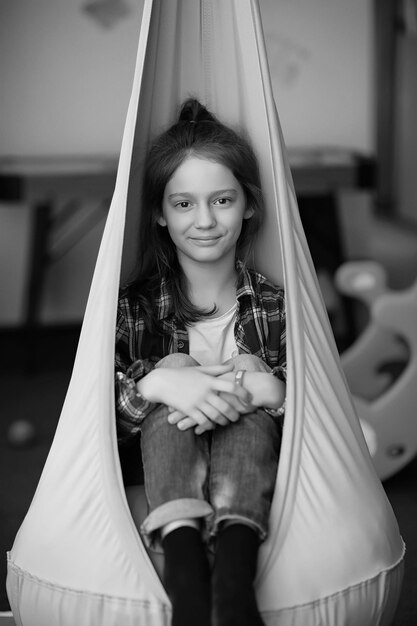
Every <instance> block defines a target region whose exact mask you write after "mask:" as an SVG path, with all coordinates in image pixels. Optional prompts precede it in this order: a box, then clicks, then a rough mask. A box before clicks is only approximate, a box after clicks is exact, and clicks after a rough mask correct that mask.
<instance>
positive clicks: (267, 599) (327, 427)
mask: <svg viewBox="0 0 417 626" xmlns="http://www.w3.org/2000/svg"><path fill="white" fill-rule="evenodd" d="M190 94H192V95H195V96H196V97H198V98H199V99H200V100H201V101H202V102H203V103H205V104H206V105H207V106H208V108H209V109H211V110H212V111H213V112H214V113H215V114H216V115H217V116H218V117H219V118H220V119H221V120H222V121H224V122H225V123H228V124H231V125H238V126H240V127H242V128H244V129H246V130H247V133H248V135H249V136H250V138H251V139H252V142H253V144H254V147H255V150H256V152H257V154H258V156H259V160H260V165H261V171H262V182H263V189H264V194H265V200H266V205H267V213H268V214H267V219H266V223H265V225H264V228H263V231H262V234H261V237H260V239H259V242H258V248H257V257H256V267H257V269H258V270H259V271H261V272H263V273H264V274H266V275H267V276H268V277H269V278H270V279H271V280H274V281H275V282H279V283H281V284H282V283H283V284H284V286H285V290H286V297H287V303H288V312H287V315H288V317H287V323H288V348H287V350H288V385H287V411H286V421H285V428H284V434H283V443H282V453H281V459H280V465H279V471H278V477H277V484H276V492H275V496H274V500H273V505H272V512H271V520H270V535H269V538H268V539H267V541H266V542H265V543H264V544H263V545H262V549H261V553H260V556H259V566H258V577H257V583H256V588H257V594H258V602H259V606H260V609H261V611H262V615H263V619H264V621H265V623H266V624H267V625H268V626H275V625H278V624H279V625H280V626H290V625H291V626H310V625H311V626H313V625H316V624H328V625H331V626H342V625H345V626H347V625H351V626H372V625H386V624H389V623H390V622H391V620H392V617H393V613H394V611H395V607H396V603H397V599H398V595H399V591H400V587H401V580H402V564H403V557H404V546H403V542H402V540H401V537H400V535H399V531H398V528H397V523H396V520H395V517H394V515H393V512H392V509H391V507H390V505H389V503H388V501H387V499H386V496H385V493H384V491H383V489H382V486H381V484H380V481H379V479H378V478H377V476H376V473H375V471H374V468H373V465H372V462H371V459H370V456H369V453H368V450H367V447H366V444H365V441H364V438H363V435H362V432H361V429H360V426H359V423H358V420H357V417H356V415H355V412H354V408H353V404H352V401H351V397H350V394H349V392H348V390H347V387H346V384H345V381H344V378H343V375H342V373H341V369H340V365H339V358H338V354H337V351H336V348H335V345H334V341H333V338H332V333H331V330H330V326H329V322H328V318H327V314H326V311H325V308H324V305H323V302H322V299H321V296H320V292H319V289H318V284H317V281H316V277H315V274H314V270H313V265H312V262H311V259H310V255H309V252H308V248H307V244H306V240H305V237H304V233H303V230H302V227H301V223H300V219H299V216H298V211H297V205H296V199H295V194H294V189H293V186H292V182H291V175H290V172H289V168H288V165H287V162H286V159H285V155H284V152H283V149H284V148H283V146H284V144H283V140H282V137H281V131H280V127H279V122H278V117H277V114H276V109H275V104H274V100H273V95H272V90H271V84H270V79H269V72H268V65H267V59H266V53H265V48H264V42H263V36H262V27H261V20H260V12H259V8H258V5H257V2H256V0H165V1H164V0H145V6H144V11H143V18H142V26H141V32H140V39H139V51H138V57H137V66H136V72H135V77H134V84H133V92H132V97H131V102H130V106H129V111H128V115H127V122H126V127H125V132H124V137H123V144H122V150H121V156H120V163H119V168H118V175H117V182H116V187H115V193H114V198H113V201H112V204H111V209H110V213H109V216H108V220H107V225H106V228H105V232H104V235H103V241H102V244H101V248H100V252H99V256H98V261H97V266H96V270H95V274H94V278H93V282H92V286H91V292H90V296H89V300H88V304H87V309H86V313H85V319H84V323H83V328H82V332H81V337H80V342H79V347H78V351H77V356H76V360H75V366H74V371H73V375H72V379H71V382H70V385H69V389H68V394H67V397H66V400H65V404H64V407H63V410H62V415H61V418H60V421H59V425H58V428H57V432H56V436H55V439H54V442H53V445H52V448H51V450H50V453H49V456H48V459H47V462H46V465H45V468H44V471H43V474H42V477H41V479H40V482H39V486H38V488H37V491H36V494H35V496H34V499H33V502H32V504H31V507H30V509H29V512H28V513H27V516H26V518H25V520H24V522H23V524H22V526H21V528H20V530H19V533H18V535H17V537H16V540H15V543H14V545H13V548H12V550H11V552H10V554H9V572H8V582H7V586H8V593H9V598H10V602H11V606H12V610H13V614H14V617H15V620H16V623H17V624H18V625H23V626H45V624H51V625H53V626H64V625H65V626H76V625H78V624H83V625H87V624H88V625H92V626H98V625H100V626H120V624H123V626H133V625H135V626H137V625H138V624H142V625H144V626H168V624H169V623H170V602H169V599H168V597H167V595H166V592H165V590H164V588H163V586H162V584H161V582H160V578H159V577H158V575H157V573H156V571H155V568H154V566H153V564H152V561H151V560H150V558H149V556H148V553H147V552H146V550H145V548H144V546H143V544H142V541H141V539H140V537H139V534H138V532H137V530H136V527H135V524H134V522H133V519H132V516H131V513H130V509H129V506H128V503H127V499H126V495H125V490H124V485H123V480H122V474H121V469H120V463H119V458H118V451H117V445H116V433H115V415H114V391H113V376H114V373H113V356H114V332H115V320H116V303H117V296H118V288H119V279H120V272H121V271H122V275H123V276H126V275H127V274H128V273H129V271H130V270H131V268H132V266H133V264H134V262H135V258H136V254H137V253H138V251H137V250H136V249H135V245H136V239H137V237H136V232H137V230H136V229H137V220H138V211H139V210H140V209H139V203H138V198H139V192H140V184H141V167H142V162H143V156H144V153H145V151H146V148H147V145H148V140H149V137H151V136H154V135H155V134H156V133H158V132H159V131H161V130H162V129H163V128H165V127H166V126H167V125H169V124H170V123H172V122H173V121H174V120H175V118H176V114H177V109H178V105H179V104H180V102H182V101H183V100H184V99H185V98H186V97H188V96H189V95H190ZM125 218H126V219H125ZM139 253H140V251H139Z"/></svg>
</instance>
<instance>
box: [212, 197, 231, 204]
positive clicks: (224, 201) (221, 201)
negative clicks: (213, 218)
mask: <svg viewBox="0 0 417 626" xmlns="http://www.w3.org/2000/svg"><path fill="white" fill-rule="evenodd" d="M230 202H231V200H230V198H217V200H215V201H214V204H218V205H220V206H226V205H228V204H229V203H230Z"/></svg>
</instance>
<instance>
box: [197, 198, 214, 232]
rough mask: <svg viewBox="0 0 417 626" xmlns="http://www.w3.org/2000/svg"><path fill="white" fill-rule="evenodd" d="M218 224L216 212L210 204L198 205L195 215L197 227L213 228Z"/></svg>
mask: <svg viewBox="0 0 417 626" xmlns="http://www.w3.org/2000/svg"><path fill="white" fill-rule="evenodd" d="M215 225H216V218H215V216H214V212H213V210H212V208H211V206H210V205H209V204H206V203H202V204H200V205H199V206H198V208H197V211H196V217H195V227H196V228H213V226H215Z"/></svg>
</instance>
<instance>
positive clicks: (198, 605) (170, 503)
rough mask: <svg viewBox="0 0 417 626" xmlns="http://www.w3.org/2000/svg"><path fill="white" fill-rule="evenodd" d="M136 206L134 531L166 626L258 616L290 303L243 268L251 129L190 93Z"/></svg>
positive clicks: (125, 383) (125, 372) (155, 154)
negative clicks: (137, 478) (138, 496)
mask: <svg viewBox="0 0 417 626" xmlns="http://www.w3.org/2000/svg"><path fill="white" fill-rule="evenodd" d="M141 219H142V222H141V225H140V235H139V236H140V241H139V244H140V245H139V251H140V254H141V255H142V257H141V259H140V260H139V262H138V271H137V277H136V279H135V281H134V282H133V283H131V284H130V285H129V286H128V287H127V288H126V289H125V290H124V291H122V292H121V297H120V300H119V309H118V320H117V332H116V402H117V425H118V435H119V439H120V440H121V442H123V441H125V440H128V439H129V438H132V437H133V436H135V435H136V434H137V433H138V432H139V431H140V436H141V447H142V458H143V467H144V476H145V491H146V497H147V500H148V507H149V515H148V516H147V518H146V519H145V521H144V522H143V525H142V528H141V532H142V536H143V537H144V539H145V541H147V543H148V545H155V543H158V544H159V543H161V544H162V548H163V551H164V557H165V560H164V563H165V566H164V584H165V587H166V589H167V593H168V594H169V596H170V598H171V601H172V608H173V614H172V624H173V626H188V625H190V626H191V625H192V626H196V625H197V624H198V625H200V626H209V625H210V624H212V623H214V624H216V625H217V626H232V625H234V624H236V625H239V626H245V625H247V626H257V625H261V624H263V622H262V619H261V617H260V615H259V611H258V609H257V605H256V598H255V592H254V587H253V581H254V577H255V574H256V563H257V554H258V548H259V543H260V542H261V541H263V540H264V539H265V537H266V535H267V531H268V517H269V512H270V505H271V500H272V496H273V492H274V487H275V480H276V473H277V466H278V457H279V448H280V443H281V430H282V415H283V403H284V397H285V382H284V380H285V366H286V356H285V312H284V296H283V291H282V289H281V288H279V287H276V286H274V285H272V284H271V283H270V282H269V281H268V280H267V279H266V278H264V277H263V276H261V275H260V274H257V273H256V272H254V271H251V270H249V269H248V268H247V260H248V257H249V255H250V253H251V249H252V246H253V241H254V237H255V235H256V233H257V231H258V230H259V227H260V224H261V221H262V195H261V187H260V178H259V172H258V165H257V160H256V158H255V156H254V153H253V151H252V149H251V147H250V146H249V144H248V142H247V141H246V140H245V139H244V138H243V137H241V136H240V135H238V134H237V133H236V132H235V131H233V130H232V129H230V128H228V127H226V126H224V125H223V124H221V123H220V122H219V121H218V120H217V119H216V118H215V117H214V116H213V115H212V114H211V113H210V112H208V111H207V109H206V108H205V107H204V106H202V105H201V104H200V103H199V102H198V101H196V100H188V101H187V102H185V103H184V105H183V107H182V109H181V112H180V115H179V119H178V122H177V123H176V124H174V125H173V126H172V127H171V128H169V129H168V130H167V131H166V132H164V133H163V134H162V135H161V136H160V137H158V138H157V139H156V141H155V142H154V144H153V145H152V147H151V149H150V152H149V154H148V158H147V162H146V167H145V174H144V181H143V194H142V218H141ZM207 542H210V547H211V548H212V549H213V550H214V562H213V566H212V568H211V567H210V565H209V561H208V559H207V551H206V544H207Z"/></svg>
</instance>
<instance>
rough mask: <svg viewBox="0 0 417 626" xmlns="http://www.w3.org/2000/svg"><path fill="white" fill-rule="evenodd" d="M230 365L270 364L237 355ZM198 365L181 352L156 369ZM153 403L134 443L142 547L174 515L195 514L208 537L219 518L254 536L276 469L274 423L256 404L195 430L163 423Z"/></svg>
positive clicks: (262, 524) (262, 523)
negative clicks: (140, 481) (142, 508)
mask: <svg viewBox="0 0 417 626" xmlns="http://www.w3.org/2000/svg"><path fill="white" fill-rule="evenodd" d="M233 362H234V369H235V370H238V369H244V370H248V371H265V372H268V371H270V369H269V368H268V366H267V365H266V364H265V363H264V362H263V361H261V359H259V358H258V357H255V356H253V355H245V354H241V355H238V356H237V357H235V358H234V359H233ZM190 365H198V363H196V361H194V359H193V358H192V357H190V356H189V355H185V354H172V355H169V356H167V357H165V358H164V359H162V360H161V361H160V362H159V363H158V367H185V366H190ZM168 414H169V412H168V408H167V407H166V406H165V405H158V406H157V407H156V408H155V409H154V410H153V411H152V412H151V413H150V414H149V415H148V416H147V417H146V419H145V420H144V421H143V423H142V426H141V446H142V458H143V467H144V475H145V491H146V497H147V500H148V507H149V514H148V516H147V517H146V519H145V520H144V522H143V524H142V526H141V533H142V536H143V538H144V540H145V542H146V543H147V544H148V545H153V544H154V543H155V541H157V540H158V532H157V531H158V529H160V528H162V527H163V526H165V525H166V524H167V523H169V522H173V521H176V520H180V519H188V518H191V519H198V518H200V520H201V524H202V530H203V535H204V536H205V537H206V539H207V540H208V539H209V538H211V537H214V536H215V535H216V533H217V531H218V528H219V525H220V524H221V523H222V522H224V521H226V520H238V521H239V520H240V521H241V522H243V523H249V524H251V525H252V526H254V527H255V528H256V529H257V531H258V533H259V537H260V539H261V540H263V539H264V538H265V537H266V535H267V532H268V519H269V512H270V507H271V501H272V496H273V493H274V488H275V481H276V475H277V468H278V460H279V450H280V445H281V431H282V427H281V422H280V420H279V419H278V418H276V417H273V416H271V415H269V414H268V413H266V412H265V411H264V410H262V409H257V410H256V411H254V412H253V413H248V414H245V415H242V416H241V417H240V419H239V420H238V421H237V422H232V423H230V424H229V425H227V426H219V425H218V426H216V429H215V430H213V431H208V432H205V433H203V434H202V435H196V434H195V433H194V429H193V428H190V429H188V430H185V431H180V430H179V429H178V428H177V426H175V425H171V424H170V423H169V422H168V419H167V418H168Z"/></svg>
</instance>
